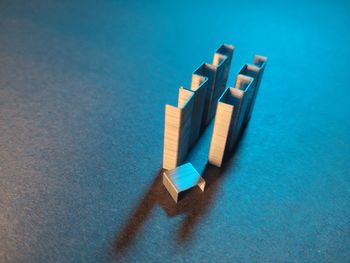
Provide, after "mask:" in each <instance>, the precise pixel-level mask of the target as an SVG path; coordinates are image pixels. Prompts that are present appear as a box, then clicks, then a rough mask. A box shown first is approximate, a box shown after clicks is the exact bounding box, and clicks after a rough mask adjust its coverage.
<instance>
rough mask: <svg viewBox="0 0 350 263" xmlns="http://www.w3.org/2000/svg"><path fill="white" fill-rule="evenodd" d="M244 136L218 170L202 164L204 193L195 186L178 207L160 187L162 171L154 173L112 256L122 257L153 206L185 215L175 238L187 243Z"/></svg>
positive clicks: (170, 213)
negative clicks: (157, 205) (119, 255)
mask: <svg viewBox="0 0 350 263" xmlns="http://www.w3.org/2000/svg"><path fill="white" fill-rule="evenodd" d="M243 137H244V133H242V136H241V138H240V139H239V140H238V142H239V143H237V145H236V146H235V147H234V150H233V151H232V153H231V154H230V157H229V158H226V159H225V160H224V163H223V165H222V167H221V168H217V167H215V166H212V165H210V164H208V163H207V164H206V165H205V168H204V172H203V173H202V177H203V178H204V180H205V181H206V188H205V191H204V192H201V190H200V189H199V188H198V187H195V188H192V189H190V190H189V191H186V193H185V195H184V196H183V198H182V199H181V200H180V201H179V202H178V203H177V204H176V203H175V202H174V200H173V199H172V198H171V196H170V194H169V193H168V192H167V190H166V189H165V187H164V186H163V183H162V174H163V169H161V170H160V171H159V172H158V173H157V174H156V176H155V179H154V181H153V183H152V185H151V186H150V188H149V190H148V191H147V192H146V194H145V195H144V197H143V198H142V201H141V202H140V204H139V205H138V206H137V208H136V210H135V211H134V213H133V214H132V215H131V216H130V217H129V219H128V221H127V224H126V225H125V226H124V228H123V230H122V231H121V232H120V233H119V235H118V236H117V237H116V240H115V242H114V246H113V248H114V254H121V253H122V252H123V251H125V249H126V248H127V247H128V246H129V245H130V244H131V242H132V241H133V239H134V238H135V236H136V234H137V232H138V231H139V229H140V228H141V227H142V225H143V224H144V223H145V222H146V220H147V217H148V215H149V214H150V212H151V211H152V209H153V207H154V206H155V205H156V204H160V206H161V207H162V208H163V210H164V211H165V212H166V214H167V215H168V216H169V217H174V216H177V215H180V214H185V215H186V218H185V219H184V221H183V222H182V225H181V227H180V229H179V230H178V232H177V239H178V241H179V243H183V242H185V241H186V240H188V239H189V237H190V235H191V233H192V231H193V229H194V227H195V225H196V223H197V222H198V220H200V218H201V217H202V216H203V215H204V214H205V213H206V211H207V210H208V208H209V207H210V206H211V203H212V202H213V201H214V198H215V195H216V193H217V191H218V188H219V186H220V182H221V180H222V179H223V178H224V175H225V173H224V171H225V170H226V168H227V167H229V166H231V165H233V163H234V159H235V158H234V156H235V154H236V153H237V151H238V149H239V146H240V144H241V141H242V140H243Z"/></svg>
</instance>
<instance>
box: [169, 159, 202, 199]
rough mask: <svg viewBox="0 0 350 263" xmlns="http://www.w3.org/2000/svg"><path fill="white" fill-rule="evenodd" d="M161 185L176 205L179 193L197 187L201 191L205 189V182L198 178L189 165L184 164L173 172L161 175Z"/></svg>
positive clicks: (197, 174)
mask: <svg viewBox="0 0 350 263" xmlns="http://www.w3.org/2000/svg"><path fill="white" fill-rule="evenodd" d="M163 184H164V186H165V188H166V189H167V190H168V192H169V194H170V195H171V197H172V198H173V199H174V201H175V202H176V203H177V202H178V201H179V196H180V193H181V192H184V191H186V190H188V189H190V188H192V187H195V186H198V187H199V188H200V189H201V190H202V191H204V188H205V180H204V179H203V178H202V177H201V176H200V174H199V173H198V172H197V170H196V169H195V168H194V167H193V166H192V164H191V163H186V164H183V165H181V166H178V167H176V168H175V169H173V170H169V171H165V172H164V173H163Z"/></svg>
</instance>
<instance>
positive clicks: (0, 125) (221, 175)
mask: <svg viewBox="0 0 350 263" xmlns="http://www.w3.org/2000/svg"><path fill="white" fill-rule="evenodd" d="M101 2H102V1H88V0H87V1H50V0H49V1H35V0H33V1H31V0H28V1H16V0H11V1H10V0H3V1H1V3H0V211H1V213H0V237H1V238H0V262H33V263H34V262H35V263H38V262H117V261H120V262H198V261H202V262H349V258H350V249H349V246H350V240H349V237H350V226H349V218H350V165H349V157H350V135H349V131H350V121H349V119H350V109H349V99H350V89H349V61H350V51H349V46H350V35H349V28H350V5H349V3H348V2H347V1H335V0H332V1H330V0H329V1H328V0H325V1H314V2H305V1H290V2H287V1H266V2H265V1H239V2H235V1H214V2H213V3H211V2H205V1H198V2H190V3H188V2H187V1H172V2H160V1H151V2H149V3H146V2H145V1H123V2H121V1H120V2H119V1H104V2H103V3H101ZM222 43H230V44H233V45H235V46H236V51H235V54H234V58H233V62H232V67H231V72H232V73H231V76H230V78H229V81H228V83H229V84H230V85H233V83H234V74H233V73H236V72H238V70H239V69H240V68H241V67H242V65H243V64H244V63H247V62H251V60H252V58H253V55H254V54H261V55H264V56H267V57H268V58H269V61H268V64H267V68H266V70H265V73H264V77H263V80H262V83H261V86H260V91H259V96H258V98H257V101H256V104H255V108H254V112H253V115H252V119H251V121H250V123H249V125H248V127H247V129H246V131H245V134H244V136H243V137H242V140H241V144H240V145H239V146H238V148H237V150H236V152H235V154H234V157H233V158H231V159H229V160H227V162H226V164H225V166H224V167H223V168H222V169H221V170H219V169H216V168H213V167H208V166H207V167H205V160H206V158H207V150H205V149H206V148H208V143H209V138H210V130H208V131H206V133H205V134H204V137H203V140H202V141H201V142H200V143H199V145H198V148H197V149H196V150H195V151H194V152H193V153H192V154H191V155H190V157H189V161H191V162H192V163H193V164H194V166H195V167H196V168H197V169H198V171H201V172H202V171H204V176H205V177H206V179H207V190H206V191H205V192H204V193H201V192H200V190H199V189H193V190H194V191H191V192H190V193H189V194H188V195H187V196H186V197H185V199H184V200H183V202H182V201H181V202H180V203H179V204H178V206H174V204H173V203H174V202H173V200H172V199H171V197H170V196H169V195H168V193H167V192H166V190H165V189H164V187H163V186H162V183H161V177H160V168H161V160H162V143H163V125H164V105H165V104H166V103H170V104H175V103H176V99H177V89H178V87H179V86H180V85H187V86H189V81H190V77H191V73H192V72H193V70H195V69H196V68H197V67H198V66H199V65H201V63H203V62H210V60H211V58H212V54H213V52H214V51H215V50H216V49H217V48H218V47H219V46H220V45H221V44H222ZM199 193H201V194H199Z"/></svg>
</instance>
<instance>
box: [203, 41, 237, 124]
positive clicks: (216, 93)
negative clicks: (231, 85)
mask: <svg viewBox="0 0 350 263" xmlns="http://www.w3.org/2000/svg"><path fill="white" fill-rule="evenodd" d="M233 52H234V47H233V46H230V45H226V44H224V45H222V46H221V47H219V49H218V50H217V51H216V52H215V53H214V56H213V61H212V65H211V68H212V71H213V73H214V80H213V82H212V86H210V87H209V89H208V93H207V97H206V106H207V107H206V108H205V111H204V115H205V125H208V123H209V122H210V121H211V120H212V118H213V117H214V114H215V109H216V105H217V102H218V99H219V97H220V96H221V94H222V92H223V91H224V90H225V88H226V82H227V79H228V73H229V70H230V67H231V61H232V56H233Z"/></svg>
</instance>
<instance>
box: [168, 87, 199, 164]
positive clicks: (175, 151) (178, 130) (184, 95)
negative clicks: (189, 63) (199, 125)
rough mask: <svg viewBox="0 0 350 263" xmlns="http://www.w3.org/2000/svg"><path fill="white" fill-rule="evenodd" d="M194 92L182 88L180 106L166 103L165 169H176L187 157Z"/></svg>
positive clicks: (179, 99) (180, 90)
mask: <svg viewBox="0 0 350 263" xmlns="http://www.w3.org/2000/svg"><path fill="white" fill-rule="evenodd" d="M193 94H194V93H193V92H192V91H189V90H186V89H182V88H180V89H179V98H178V106H177V107H174V106H171V105H165V127H164V148H163V168H164V169H174V168H175V167H176V166H178V165H179V164H180V163H181V162H183V160H184V158H185V157H186V154H187V150H188V147H189V140H190V133H191V120H192V118H191V117H192V110H193Z"/></svg>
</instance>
